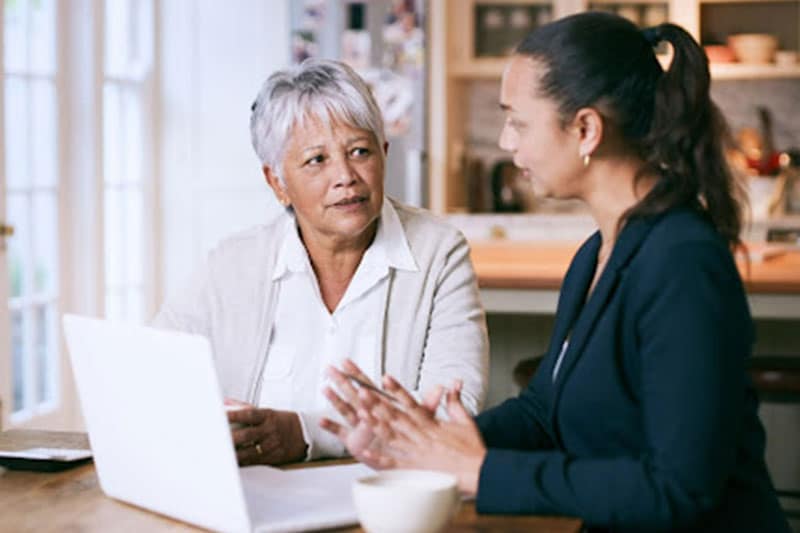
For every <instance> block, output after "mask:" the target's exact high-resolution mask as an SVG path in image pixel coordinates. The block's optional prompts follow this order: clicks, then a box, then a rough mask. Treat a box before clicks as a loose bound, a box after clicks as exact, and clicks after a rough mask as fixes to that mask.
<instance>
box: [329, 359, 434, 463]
mask: <svg viewBox="0 0 800 533" xmlns="http://www.w3.org/2000/svg"><path fill="white" fill-rule="evenodd" d="M345 374H348V375H350V376H355V377H356V378H358V379H359V380H360V381H362V382H364V383H367V384H369V385H370V386H374V385H373V383H372V381H371V380H370V379H369V377H368V376H367V375H366V374H364V373H363V372H362V371H361V369H360V368H358V366H357V365H356V364H355V363H353V362H352V361H351V360H349V359H345V360H344V362H343V363H342V370H341V371H340V370H338V369H336V368H334V367H330V368H329V369H328V376H329V377H330V378H331V379H332V380H333V382H334V383H335V384H336V387H337V389H338V390H339V392H340V393H341V396H340V395H339V394H337V393H336V392H335V391H334V390H333V389H332V388H330V387H326V388H325V391H324V393H325V397H326V398H328V401H329V402H331V405H333V407H334V408H335V409H336V411H337V412H338V413H339V414H340V415H341V416H342V418H343V419H344V420H345V421H346V423H347V424H340V423H338V422H335V421H333V420H331V419H329V418H323V419H322V420H321V421H320V426H321V427H322V428H323V429H325V430H327V431H329V432H331V433H333V434H334V435H336V437H338V438H339V440H340V441H341V442H342V444H344V446H345V447H346V448H347V451H348V453H350V455H352V456H353V457H354V458H355V459H357V460H358V461H360V462H362V463H365V464H366V465H368V466H370V467H372V468H381V465H380V464H379V463H376V462H374V461H372V460H370V458H369V456H367V455H365V452H366V451H367V450H373V451H374V452H376V453H378V450H380V448H381V446H382V443H381V441H380V439H378V438H376V436H375V434H374V433H373V431H372V427H371V426H370V425H369V424H368V423H367V422H366V421H362V420H359V417H358V415H357V414H356V413H357V411H358V410H360V409H364V405H362V403H361V400H360V399H359V395H358V390H357V389H356V387H355V386H354V385H353V383H352V382H351V381H350V379H349V378H348V377H347V375H345ZM365 390H366V389H365ZM441 396H442V389H441V387H437V389H436V390H435V391H433V393H432V394H431V395H429V397H428V398H426V400H425V402H424V403H423V406H424V409H426V410H427V413H428V416H430V417H431V418H433V416H434V413H435V412H436V407H437V406H438V405H439V401H440V399H441Z"/></svg>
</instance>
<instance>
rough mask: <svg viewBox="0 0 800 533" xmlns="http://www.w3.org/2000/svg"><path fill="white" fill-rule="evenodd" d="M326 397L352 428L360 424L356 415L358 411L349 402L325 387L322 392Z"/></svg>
mask: <svg viewBox="0 0 800 533" xmlns="http://www.w3.org/2000/svg"><path fill="white" fill-rule="evenodd" d="M322 393H323V394H324V395H325V398H327V399H328V401H329V402H330V403H331V405H333V408H334V409H336V411H337V412H338V413H339V414H340V415H342V417H343V418H344V419H345V420H346V421H347V423H348V424H350V425H351V426H355V425H356V424H357V423H358V416H357V415H356V410H355V409H354V408H353V406H352V405H350V404H349V403H348V402H346V401H344V400H343V399H342V398H341V397H340V396H339V395H338V394H336V392H334V390H333V389H331V388H330V387H325V389H324V390H323V391H322Z"/></svg>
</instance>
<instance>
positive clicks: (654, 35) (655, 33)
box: [642, 26, 662, 46]
mask: <svg viewBox="0 0 800 533" xmlns="http://www.w3.org/2000/svg"><path fill="white" fill-rule="evenodd" d="M642 36H643V37H644V39H645V41H647V42H648V44H650V46H655V45H657V44H658V43H660V42H661V40H662V39H661V27H659V26H653V27H652V28H645V29H643V30H642Z"/></svg>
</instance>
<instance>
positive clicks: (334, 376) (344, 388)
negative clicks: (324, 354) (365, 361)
mask: <svg viewBox="0 0 800 533" xmlns="http://www.w3.org/2000/svg"><path fill="white" fill-rule="evenodd" d="M327 374H328V377H329V378H331V381H333V382H334V383H335V384H336V388H337V389H339V391H340V392H341V393H342V395H343V396H344V398H345V400H346V401H348V402H350V403H355V402H356V400H357V398H358V389H356V387H355V386H354V385H353V383H352V382H351V381H350V379H349V378H348V377H347V376H345V375H344V374H343V373H342V371H341V370H339V369H338V368H335V367H333V366H329V367H328V369H327Z"/></svg>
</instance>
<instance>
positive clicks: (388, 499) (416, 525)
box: [353, 470, 460, 533]
mask: <svg viewBox="0 0 800 533" xmlns="http://www.w3.org/2000/svg"><path fill="white" fill-rule="evenodd" d="M353 500H354V502H355V506H356V513H357V514H358V520H359V521H360V522H361V526H362V527H363V528H364V529H365V530H366V531H368V532H369V533H435V532H436V531H440V530H441V529H442V528H443V527H444V526H445V525H447V523H448V522H449V521H450V519H451V518H452V517H453V514H454V513H455V511H456V509H457V508H458V504H459V502H460V498H459V494H458V483H457V480H456V478H455V476H451V475H450V474H444V473H441V472H431V471H428V470H385V471H382V472H378V473H377V474H376V475H374V476H369V477H365V478H361V479H358V480H356V481H355V482H353Z"/></svg>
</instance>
